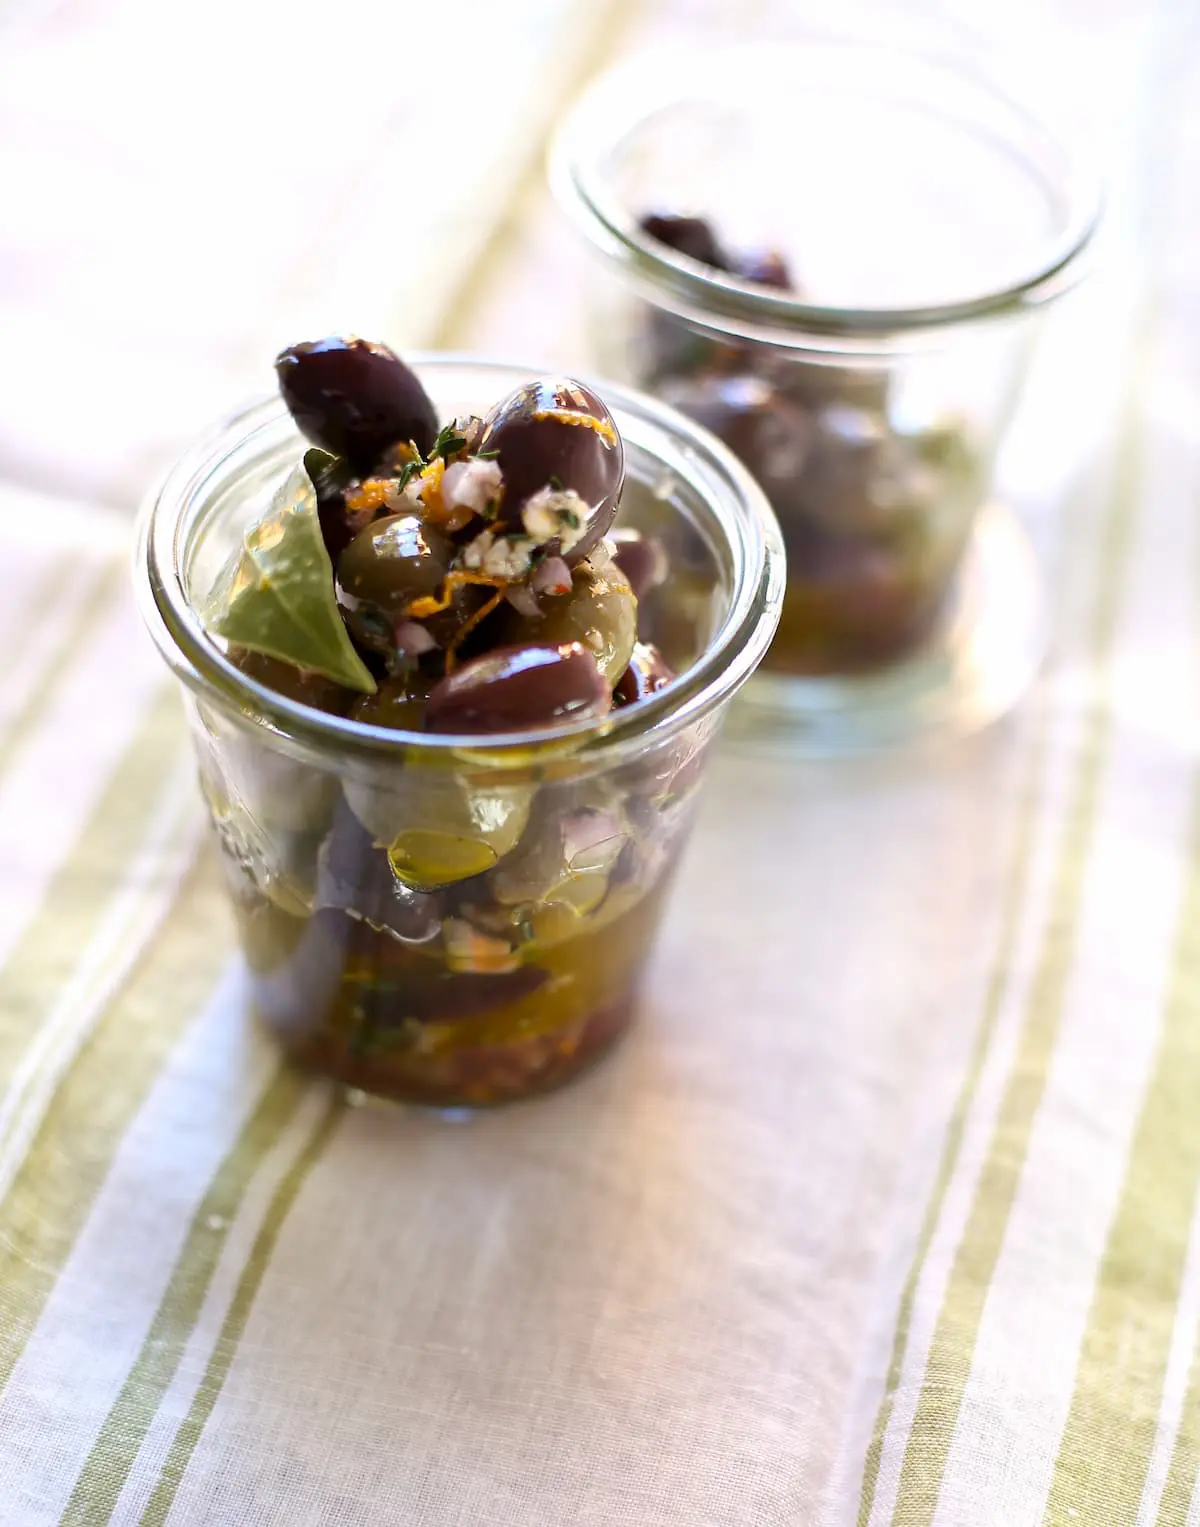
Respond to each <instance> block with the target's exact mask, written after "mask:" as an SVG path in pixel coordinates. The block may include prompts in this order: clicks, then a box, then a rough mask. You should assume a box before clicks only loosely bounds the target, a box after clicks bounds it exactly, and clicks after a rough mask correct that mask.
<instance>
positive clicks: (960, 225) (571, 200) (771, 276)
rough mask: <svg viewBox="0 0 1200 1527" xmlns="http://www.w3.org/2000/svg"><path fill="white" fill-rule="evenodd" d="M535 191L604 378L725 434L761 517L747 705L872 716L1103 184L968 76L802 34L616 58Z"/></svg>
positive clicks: (942, 594) (945, 630) (973, 496)
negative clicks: (557, 208)
mask: <svg viewBox="0 0 1200 1527" xmlns="http://www.w3.org/2000/svg"><path fill="white" fill-rule="evenodd" d="M551 178H552V181H553V183H554V186H555V190H556V193H557V195H558V197H559V200H560V202H561V204H562V205H563V207H564V208H565V210H566V212H567V214H568V215H569V217H570V218H571V219H572V221H573V223H574V224H575V226H576V228H577V229H578V230H579V231H580V232H581V233H582V234H583V235H584V237H585V239H586V241H587V243H588V245H589V246H590V248H591V249H592V250H593V252H594V253H595V254H596V255H597V256H598V257H599V266H600V271H601V278H600V279H597V280H596V282H595V284H594V287H593V292H592V298H593V301H592V306H593V310H594V316H595V318H596V320H597V322H596V323H595V334H596V338H597V348H598V352H599V355H598V359H599V362H600V364H601V365H602V366H603V368H604V369H605V370H606V371H608V372H610V373H611V374H614V375H619V376H623V377H626V378H628V379H631V380H632V381H633V382H634V383H635V384H636V385H637V386H638V387H641V388H643V389H645V390H646V391H647V392H649V393H651V394H652V395H654V396H656V397H659V398H662V399H663V400H664V401H667V402H669V403H671V404H672V405H673V406H675V407H677V408H679V409H681V410H682V411H683V412H685V413H687V414H688V415H690V416H691V417H692V418H694V419H696V420H697V421H699V422H700V423H702V424H703V425H705V426H706V427H707V428H708V429H710V430H712V431H713V432H714V433H715V434H717V435H718V436H719V437H720V438H721V439H722V440H723V441H724V442H725V443H726V444H727V445H729V446H730V447H731V449H733V450H734V451H735V452H736V453H737V454H738V456H740V458H741V459H742V460H743V461H744V462H745V463H746V465H747V466H748V467H749V468H750V469H751V471H752V472H753V473H754V475H755V476H756V477H757V479H758V481H759V483H760V484H761V485H762V487H763V488H764V490H765V491H766V493H767V495H768V497H769V499H770V501H771V503H772V505H773V507H774V509H775V512H776V514H777V515H778V518H779V521H780V525H781V527H782V532H783V539H784V543H785V546H786V550H787V567H788V583H787V596H786V599H785V604H784V612H783V617H782V620H781V623H780V627H779V631H778V634H777V637H776V640H775V642H774V644H773V646H772V648H771V651H770V653H769V655H768V657H767V659H766V660H765V662H764V664H763V675H764V676H760V678H759V679H758V680H756V682H755V684H754V685H753V686H751V689H752V691H757V692H758V693H759V695H760V696H761V695H762V694H763V693H764V692H766V691H770V693H771V695H772V696H773V697H774V698H773V700H772V702H771V703H778V704H780V705H781V706H783V707H785V708H786V707H789V706H790V707H791V708H792V709H794V710H796V711H803V710H804V709H805V708H806V706H813V707H815V708H816V709H818V710H822V709H830V708H831V709H832V710H834V711H836V710H838V709H839V708H842V709H843V710H844V712H846V713H849V712H851V711H853V709H854V708H855V706H856V705H863V706H869V705H870V704H872V703H875V702H876V701H882V699H883V697H884V696H885V694H886V691H885V690H882V689H878V688H876V689H872V687H871V686H872V683H873V682H874V681H875V680H877V679H879V678H880V677H881V676H886V675H889V674H894V673H895V672H896V671H897V670H900V669H904V668H906V667H910V666H911V665H912V663H913V662H914V660H921V659H922V658H923V657H925V656H927V655H928V654H929V653H930V652H931V651H933V649H936V648H937V647H938V646H939V645H941V646H943V647H945V646H946V645H947V644H949V643H951V642H953V641H955V640H958V639H959V637H960V635H961V630H962V625H963V616H964V611H963V608H962V606H963V603H964V601H963V598H962V595H963V589H964V583H965V580H964V578H963V577H962V573H963V569H964V567H965V566H966V564H967V563H968V562H969V560H970V553H971V550H972V547H973V545H974V544H975V543H976V542H978V543H979V545H983V543H984V540H985V538H984V537H983V536H982V535H979V534H978V532H979V529H980V525H981V510H982V509H983V508H984V506H985V505H986V504H987V503H988V500H989V496H990V493H991V484H992V476H993V464H994V461H995V457H996V453H997V450H998V447H999V445H1000V443H1001V441H1002V438H1003V435H1004V431H1005V428H1006V426H1007V424H1008V422H1009V418H1010V415H1011V413H1012V411H1013V406H1014V403H1015V401H1016V399H1017V396H1018V393H1019V389H1020V384H1021V381H1022V376H1023V372H1024V369H1025V367H1026V363H1027V359H1028V354H1029V350H1030V345H1031V342H1032V340H1033V338H1034V335H1035V332H1036V328H1037V324H1038V320H1039V318H1040V316H1041V315H1042V313H1043V312H1044V311H1045V308H1046V306H1047V304H1048V303H1049V302H1050V301H1051V300H1052V299H1054V298H1056V297H1058V296H1059V295H1060V294H1061V293H1063V292H1064V291H1066V290H1067V289H1068V288H1069V287H1070V286H1071V285H1072V284H1073V282H1074V281H1075V279H1076V278H1077V276H1078V275H1079V274H1080V272H1081V269H1082V261H1081V259H1080V256H1081V255H1082V253H1083V251H1084V249H1085V248H1086V246H1087V245H1088V243H1089V241H1090V239H1091V235H1092V232H1093V228H1094V225H1095V221H1096V218H1097V215H1098V199H1097V196H1096V193H1095V189H1094V185H1093V182H1092V181H1091V179H1090V178H1089V177H1087V176H1086V175H1084V174H1083V173H1082V172H1081V171H1080V170H1079V169H1078V167H1077V166H1075V165H1074V164H1072V163H1071V162H1070V160H1069V158H1068V156H1067V153H1066V151H1065V150H1064V149H1063V148H1062V147H1061V146H1060V144H1059V143H1058V142H1057V141H1056V140H1055V139H1054V138H1053V137H1052V136H1051V134H1050V133H1048V132H1047V131H1046V130H1044V129H1043V128H1042V127H1041V126H1040V125H1039V124H1038V123H1036V122H1035V121H1034V120H1033V119H1032V118H1030V117H1029V116H1028V115H1027V114H1026V113H1025V112H1024V111H1023V110H1021V109H1020V108H1019V107H1017V106H1015V105H1013V104H1012V103H1010V102H1009V101H1008V100H1006V99H1005V98H1004V97H1003V96H1002V95H1000V94H999V93H998V92H996V91H995V90H993V89H992V88H991V87H990V86H988V85H987V84H986V83H984V82H982V81H980V80H979V79H977V78H975V77H974V76H972V75H969V74H967V73H963V72H958V71H956V70H955V69H953V68H951V67H948V66H946V65H944V64H941V63H935V62H933V61H930V60H926V59H923V58H920V57H917V56H915V55H909V54H901V53H896V52H894V51H890V50H882V49H877V48H873V47H870V46H866V45H862V44H853V43H832V42H820V41H816V40H814V41H812V42H810V43H804V44H799V43H789V44H772V45H770V46H762V45H757V46H746V47H743V48H737V49H723V50H721V51H720V52H719V53H714V52H712V51H710V50H703V49H702V50H695V51H691V52H683V51H674V52H672V53H671V54H670V55H669V56H663V55H650V56H648V57H645V58H639V59H637V60H635V61H633V62H632V63H629V64H626V65H623V66H621V67H619V68H618V69H616V70H615V71H613V72H612V73H611V74H610V75H608V76H607V77H605V78H604V79H602V80H601V81H600V82H599V84H598V85H596V86H595V87H593V89H592V91H591V92H590V93H589V94H588V95H587V96H586V97H585V98H584V99H583V100H582V101H581V103H580V104H579V106H578V107H577V108H576V110H575V111H574V113H573V114H572V116H571V117H570V118H569V119H568V121H567V122H566V124H565V125H564V127H563V129H562V131H561V133H560V135H559V138H558V141H557V143H556V146H555V149H554V153H553V155H552V161H551ZM1014 533H1015V534H1018V535H1019V532H1016V531H1015V532H1014ZM989 545H990V543H989ZM996 597H997V598H1002V597H1003V596H1002V595H1000V594H999V593H997V596H996ZM1026 602H1028V600H1027V601H1026ZM993 603H995V600H993ZM1008 603H1009V605H1010V607H1015V606H1016V604H1017V603H1019V600H1018V599H1016V598H1014V599H1010V600H1008ZM966 614H967V618H968V620H969V619H970V612H966ZM1009 637H1010V640H1011V642H1012V643H1013V644H1019V643H1020V642H1022V641H1025V640H1029V639H1030V637H1029V634H1028V633H1022V632H1020V631H1018V630H1016V629H1015V622H1014V624H1013V625H1012V626H1010V629H1009ZM1000 660H1001V661H1005V659H1004V658H1003V657H1001V659H1000ZM1009 660H1011V655H1010V659H1009ZM1033 662H1036V658H1034V659H1033ZM1032 666H1033V663H1032V662H1031V664H1030V665H1029V668H1028V672H1027V673H1026V681H1027V678H1028V676H1030V675H1031V673H1032ZM953 669H954V664H953V662H942V663H940V665H939V664H934V665H932V667H931V668H930V670H929V672H928V673H926V674H925V677H924V679H923V681H922V682H924V683H926V684H928V683H934V684H946V683H951V682H954V681H955V680H954V673H953ZM766 675H774V676H775V678H774V679H770V678H767V677H765V676H766ZM789 679H790V680H792V681H793V682H792V683H790V684H789V683H788V682H786V681H787V680H789ZM797 680H799V681H801V682H794V681H797ZM813 681H826V682H825V683H824V685H822V684H821V683H820V682H813ZM864 681H865V682H864ZM1014 687H1016V686H1014V685H1013V684H1011V683H1010V684H1008V685H1007V686H1004V685H1000V686H999V688H998V689H996V690H995V693H996V694H999V693H1000V692H1001V690H1003V692H1004V694H1005V696H1006V703H1011V700H1012V699H1013V698H1015V694H1014V693H1012V691H1013V689H1014ZM909 691H910V694H909V698H910V699H911V698H913V695H912V692H911V691H912V685H911V684H910V685H909ZM899 692H900V691H899V690H897V691H896V694H892V695H891V696H890V697H889V698H888V700H887V703H888V704H891V705H893V706H894V705H895V703H896V698H897V695H898V694H899ZM831 696H835V697H836V698H833V699H831ZM990 703H992V709H993V711H994V710H995V709H996V708H997V704H998V702H990ZM950 709H951V710H952V709H953V707H950ZM975 709H976V712H978V709H979V707H978V705H977V706H976V707H975ZM943 710H945V707H943ZM952 719H954V718H952ZM957 719H958V720H960V721H965V716H959V717H958V718H957ZM973 719H974V720H975V721H978V720H987V719H991V716H990V715H979V714H975V715H974V717H973ZM889 728H890V729H891V730H892V731H903V730H904V725H903V723H901V722H898V721H897V719H896V718H895V717H893V718H892V720H891V722H889V723H888V724H887V725H881V727H880V728H879V729H878V731H879V735H880V736H881V737H882V736H883V735H884V734H885V733H887V732H888V731H889ZM850 731H853V728H852V727H851V728H850ZM862 735H863V736H864V737H866V738H868V739H869V738H870V736H871V728H870V727H869V726H867V727H866V728H864V729H863V733H862Z"/></svg>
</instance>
